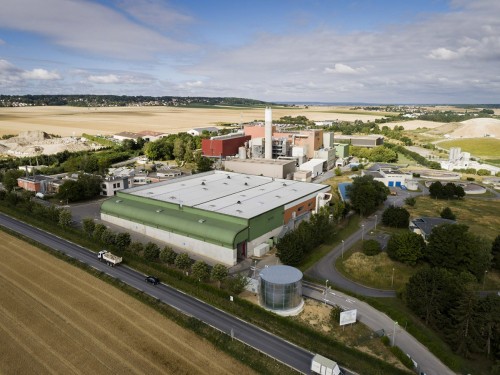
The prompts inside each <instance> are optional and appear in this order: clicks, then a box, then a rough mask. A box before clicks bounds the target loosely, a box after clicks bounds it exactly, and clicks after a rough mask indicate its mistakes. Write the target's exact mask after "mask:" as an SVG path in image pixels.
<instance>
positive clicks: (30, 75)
mask: <svg viewBox="0 0 500 375" xmlns="http://www.w3.org/2000/svg"><path fill="white" fill-rule="evenodd" d="M21 76H22V78H25V79H34V80H42V81H46V80H54V79H61V76H60V75H59V74H58V73H57V72H55V71H52V72H49V71H48V70H45V69H33V70H29V71H26V72H23V73H22V74H21Z"/></svg>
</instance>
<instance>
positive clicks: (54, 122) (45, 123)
mask: <svg viewBox="0 0 500 375" xmlns="http://www.w3.org/2000/svg"><path fill="white" fill-rule="evenodd" d="M332 108H333V107H309V108H290V107H289V108H285V107H282V108H273V118H274V119H279V118H281V117H283V116H293V117H296V116H306V117H307V118H308V119H310V120H328V119H339V120H340V121H354V120H363V121H367V120H370V121H373V120H374V119H376V118H381V117H383V116H382V115H380V116H373V115H365V114H357V113H355V112H353V113H352V114H351V113H338V114H332V113H328V109H332ZM254 120H264V108H250V107H207V108H178V107H98V108H81V107H21V108H0V136H1V135H4V134H18V133H20V132H22V131H28V130H41V131H44V132H46V133H49V134H57V135H61V136H72V135H81V134H83V133H89V134H93V135H95V134H114V133H119V132H122V131H133V132H137V131H141V130H151V131H156V132H162V133H178V132H185V131H188V130H189V129H192V128H195V127H205V126H214V125H218V124H220V123H236V124H237V123H242V122H250V121H254Z"/></svg>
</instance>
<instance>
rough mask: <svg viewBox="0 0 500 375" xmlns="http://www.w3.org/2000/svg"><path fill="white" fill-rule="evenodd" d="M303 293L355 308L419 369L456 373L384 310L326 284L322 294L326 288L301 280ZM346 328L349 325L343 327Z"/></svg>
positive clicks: (439, 374) (430, 374) (438, 373)
mask: <svg viewBox="0 0 500 375" xmlns="http://www.w3.org/2000/svg"><path fill="white" fill-rule="evenodd" d="M302 290H303V294H304V295H305V296H307V297H309V298H313V299H316V300H318V301H324V302H325V303H326V304H329V305H332V306H334V305H336V306H340V307H341V308H342V309H343V310H354V309H356V310H357V317H356V318H357V321H360V322H361V323H363V324H365V325H366V326H368V327H369V328H371V329H372V330H373V331H375V332H377V331H380V330H382V329H383V330H384V332H385V335H386V336H388V337H389V338H390V340H391V343H395V345H397V346H399V348H401V350H402V351H403V352H405V353H407V354H409V355H410V357H411V358H412V359H413V360H414V361H415V362H414V363H416V364H417V368H416V370H418V373H420V372H424V373H426V374H427V375H453V374H455V373H454V372H453V371H451V370H450V369H449V368H448V367H446V366H445V365H444V364H443V363H442V362H441V361H440V360H439V359H438V358H437V357H436V356H434V355H433V354H432V353H430V352H429V350H428V349H427V348H426V347H425V346H424V345H422V344H421V343H420V342H419V341H418V340H417V339H415V338H414V337H413V336H412V335H410V334H409V333H408V332H406V331H405V330H404V325H405V322H399V324H397V323H396V322H394V321H393V320H392V319H391V318H389V317H388V316H387V315H386V314H384V313H382V312H380V311H378V310H376V309H374V308H373V307H371V306H370V305H368V304H367V303H365V302H363V301H360V300H357V299H356V298H354V297H351V296H348V295H346V294H344V293H342V292H338V291H335V290H331V289H330V288H328V289H327V290H328V292H327V293H326V298H325V288H324V287H322V288H321V287H318V286H317V285H316V286H315V285H314V284H312V285H310V284H308V283H304V287H303V289H302ZM345 329H349V327H346V328H345Z"/></svg>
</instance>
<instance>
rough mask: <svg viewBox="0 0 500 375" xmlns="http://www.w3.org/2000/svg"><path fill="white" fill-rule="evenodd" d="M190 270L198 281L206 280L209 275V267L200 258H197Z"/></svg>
mask: <svg viewBox="0 0 500 375" xmlns="http://www.w3.org/2000/svg"><path fill="white" fill-rule="evenodd" d="M191 270H192V273H191V275H192V276H193V277H194V278H195V279H197V280H199V281H205V280H208V278H209V277H210V268H209V267H208V265H207V264H206V263H205V262H204V261H202V260H197V261H196V262H194V264H193V267H192V269H191Z"/></svg>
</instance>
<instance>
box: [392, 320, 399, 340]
mask: <svg viewBox="0 0 500 375" xmlns="http://www.w3.org/2000/svg"><path fill="white" fill-rule="evenodd" d="M397 325H398V322H394V331H393V332H392V346H394V344H396V326H397Z"/></svg>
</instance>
